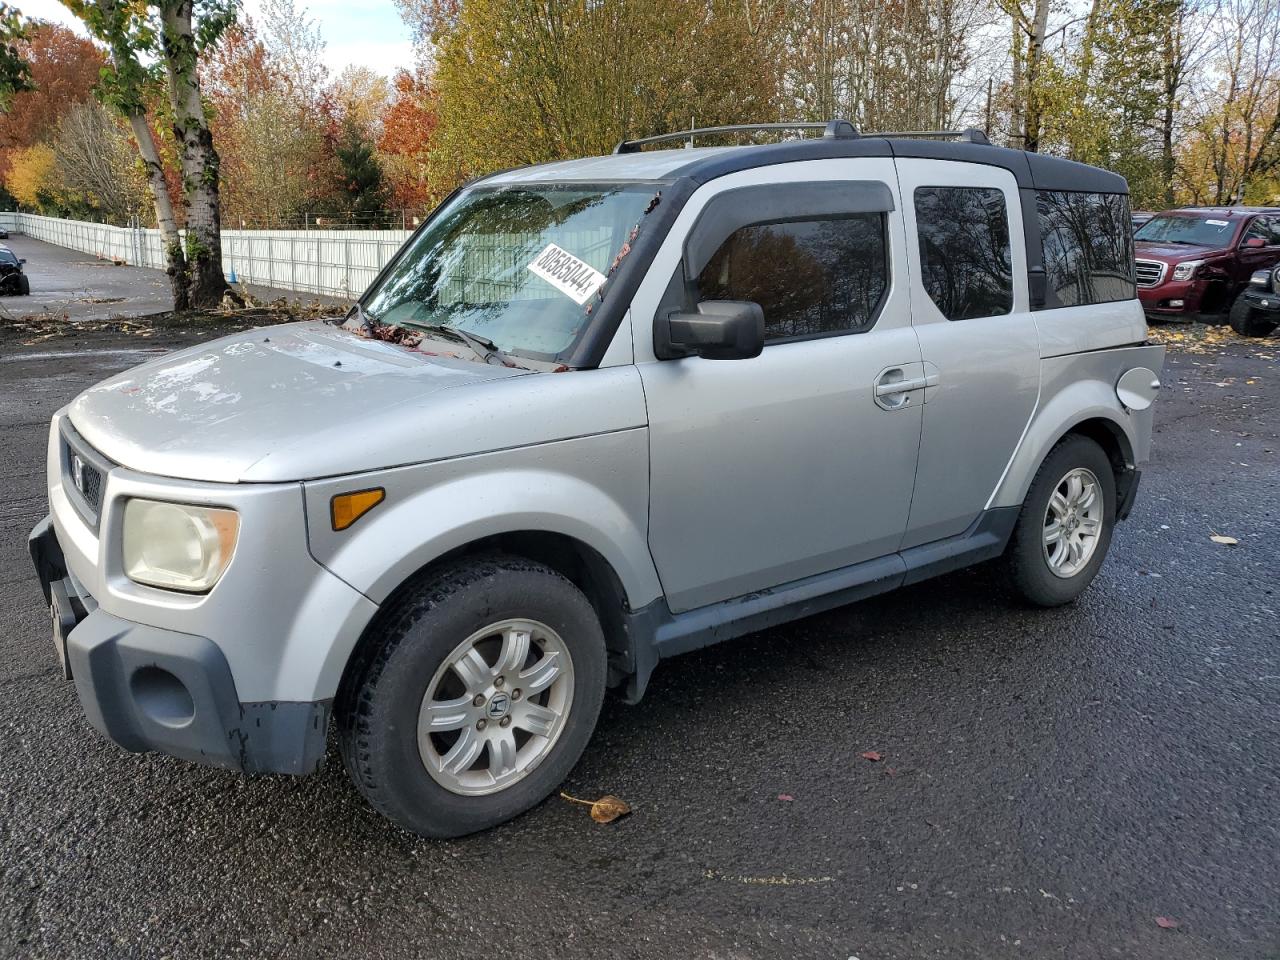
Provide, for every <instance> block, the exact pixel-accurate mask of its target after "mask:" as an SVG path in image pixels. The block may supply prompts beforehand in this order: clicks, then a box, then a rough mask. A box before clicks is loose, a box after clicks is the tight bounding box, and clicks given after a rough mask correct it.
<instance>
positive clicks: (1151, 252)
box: [1133, 240, 1231, 263]
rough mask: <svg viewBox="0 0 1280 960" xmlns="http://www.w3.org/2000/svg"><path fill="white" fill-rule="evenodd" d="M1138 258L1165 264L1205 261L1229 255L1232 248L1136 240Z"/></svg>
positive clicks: (1135, 246)
mask: <svg viewBox="0 0 1280 960" xmlns="http://www.w3.org/2000/svg"><path fill="white" fill-rule="evenodd" d="M1133 249H1134V253H1135V255H1136V256H1138V257H1141V258H1142V259H1144V260H1161V261H1163V262H1164V263H1181V262H1182V261H1183V260H1203V259H1204V258H1205V257H1213V256H1217V255H1218V254H1222V253H1229V252H1230V251H1231V248H1230V247H1202V246H1200V245H1199V244H1189V243H1155V242H1153V241H1150V240H1135V241H1134V244H1133Z"/></svg>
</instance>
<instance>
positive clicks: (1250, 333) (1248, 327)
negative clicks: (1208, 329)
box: [1228, 297, 1276, 337]
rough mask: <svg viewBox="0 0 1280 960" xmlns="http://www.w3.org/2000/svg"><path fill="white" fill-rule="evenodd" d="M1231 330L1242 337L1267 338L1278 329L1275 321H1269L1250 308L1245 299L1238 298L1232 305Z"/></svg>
mask: <svg viewBox="0 0 1280 960" xmlns="http://www.w3.org/2000/svg"><path fill="white" fill-rule="evenodd" d="M1228 322H1229V323H1230V324H1231V329H1232V330H1234V331H1235V332H1236V333H1238V334H1240V336H1242V337H1265V336H1267V335H1268V334H1269V333H1271V331H1272V330H1274V329H1275V328H1276V323H1275V322H1274V321H1271V320H1268V319H1267V318H1266V317H1265V316H1264V315H1263V314H1262V313H1261V312H1260V311H1258V310H1255V309H1254V308H1253V307H1251V306H1249V303H1248V301H1247V300H1245V299H1244V297H1237V298H1236V302H1235V303H1233V304H1232V305H1231V314H1230V316H1229V317H1228Z"/></svg>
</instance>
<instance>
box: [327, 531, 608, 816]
mask: <svg viewBox="0 0 1280 960" xmlns="http://www.w3.org/2000/svg"><path fill="white" fill-rule="evenodd" d="M375 629H378V630H379V633H380V634H381V635H380V636H379V637H377V638H376V642H374V643H371V644H369V645H368V646H366V647H364V648H363V649H362V650H361V651H360V652H359V654H358V656H357V659H356V660H355V661H354V662H353V663H352V664H351V666H350V667H349V668H348V672H347V676H346V677H345V678H344V681H343V684H342V689H341V690H340V691H339V695H338V703H337V705H336V709H335V711H334V712H335V719H336V722H337V729H338V744H339V749H340V752H341V754H342V758H343V761H344V762H345V764H346V767H347V771H348V773H349V774H350V775H351V779H352V780H353V781H354V782H355V785H356V787H357V789H358V790H359V791H360V792H361V793H362V794H363V795H364V797H365V799H366V800H368V801H369V803H370V804H371V805H372V806H373V807H374V809H376V810H377V811H378V812H379V813H382V814H383V815H384V816H386V817H388V818H390V819H391V820H393V821H395V822H396V823H398V824H399V825H400V826H402V827H404V828H405V829H406V830H411V831H413V832H414V833H418V834H422V835H423V836H428V837H459V836H463V835H464V834H468V833H474V832H475V831H477V830H484V829H486V828H487V827H492V826H495V825H496V824H499V823H502V822H503V821H505V820H509V819H511V818H512V817H514V816H516V815H517V814H520V813H523V812H524V811H526V810H528V809H529V808H530V807H532V806H534V805H535V804H537V803H539V802H540V801H542V800H543V799H544V798H545V797H546V796H547V795H548V794H549V793H551V791H552V790H554V789H555V788H556V787H557V786H558V785H559V784H560V783H561V782H562V781H563V780H564V778H565V777H566V776H568V774H569V771H570V770H571V769H572V768H573V766H574V764H576V763H577V762H578V758H579V757H580V756H581V755H582V751H583V749H584V748H585V747H586V745H587V742H588V741H589V740H590V739H591V733H592V731H593V729H594V728H595V723H596V718H597V717H598V716H599V713H600V705H601V702H602V701H603V699H604V687H605V675H606V654H605V643H604V634H603V632H602V631H601V629H600V623H599V621H598V619H597V618H596V614H595V611H594V610H593V609H592V606H591V604H590V602H589V601H588V600H587V598H586V597H585V596H583V594H582V592H581V591H580V590H578V588H577V587H575V586H574V585H573V584H572V583H570V582H569V581H568V580H566V579H565V578H564V577H562V576H561V575H560V574H558V573H556V572H555V571H554V570H551V569H550V568H548V567H545V566H543V565H541V564H538V563H534V562H532V561H529V560H525V559H523V558H519V557H510V556H493V557H485V558H476V559H467V560H463V561H459V562H457V563H454V564H450V565H448V566H446V567H442V568H441V569H440V570H438V571H436V572H435V573H433V574H431V575H430V576H429V577H427V578H426V579H424V580H423V581H422V582H421V583H419V584H418V585H417V586H416V588H414V589H412V590H411V591H410V592H409V593H407V594H406V595H405V596H404V598H403V599H402V600H400V601H399V602H398V603H396V604H394V606H393V607H392V608H391V609H389V610H388V612H387V614H386V615H385V616H384V617H383V618H382V620H381V622H380V624H379V625H378V627H377V628H375ZM521 637H523V639H521ZM473 655H474V656H473ZM535 730H542V731H543V733H542V734H538V733H535V732H533V731H535ZM429 763H430V764H431V766H430V767H429V766H428V764H429Z"/></svg>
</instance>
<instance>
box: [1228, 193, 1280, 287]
mask: <svg viewBox="0 0 1280 960" xmlns="http://www.w3.org/2000/svg"><path fill="white" fill-rule="evenodd" d="M1259 241H1261V243H1260V244H1259ZM1237 253H1238V257H1237V262H1238V264H1239V268H1238V269H1237V270H1236V274H1235V276H1234V277H1233V278H1232V280H1233V286H1234V289H1233V290H1232V291H1231V295H1232V296H1233V297H1234V296H1235V294H1237V293H1239V292H1240V291H1241V290H1243V289H1244V288H1245V287H1246V286H1247V285H1248V283H1249V277H1251V276H1252V275H1253V272H1254V271H1255V270H1265V269H1267V268H1268V267H1273V266H1275V265H1276V263H1280V216H1269V215H1266V214H1264V215H1262V216H1259V217H1254V218H1253V222H1252V223H1250V224H1249V226H1248V227H1246V228H1245V230H1244V233H1243V234H1242V235H1241V237H1240V245H1239V248H1238V250H1237ZM1226 306H1230V303H1228V304H1226Z"/></svg>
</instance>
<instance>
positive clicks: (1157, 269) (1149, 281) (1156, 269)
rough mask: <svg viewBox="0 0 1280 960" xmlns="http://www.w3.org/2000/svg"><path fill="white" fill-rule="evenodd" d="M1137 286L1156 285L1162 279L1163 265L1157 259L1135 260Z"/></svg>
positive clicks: (1158, 284)
mask: <svg viewBox="0 0 1280 960" xmlns="http://www.w3.org/2000/svg"><path fill="white" fill-rule="evenodd" d="M1135 263H1136V264H1137V268H1138V286H1140V287H1158V286H1160V284H1161V282H1162V281H1163V280H1164V271H1165V265H1164V264H1163V263H1161V262H1160V261H1159V260H1137V261H1135Z"/></svg>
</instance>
